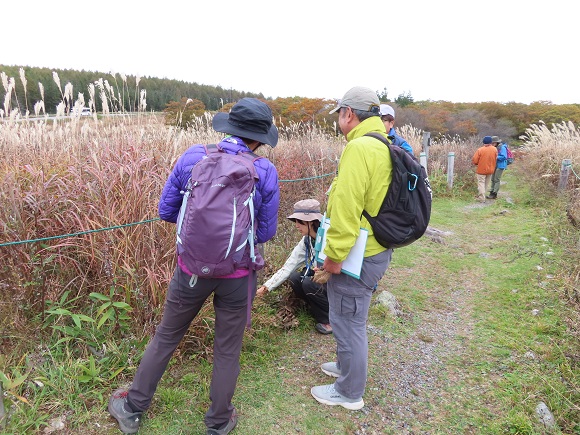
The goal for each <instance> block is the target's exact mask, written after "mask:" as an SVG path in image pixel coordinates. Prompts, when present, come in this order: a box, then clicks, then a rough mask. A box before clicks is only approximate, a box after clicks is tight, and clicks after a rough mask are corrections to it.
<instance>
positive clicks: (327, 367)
mask: <svg viewBox="0 0 580 435" xmlns="http://www.w3.org/2000/svg"><path fill="white" fill-rule="evenodd" d="M320 368H321V369H322V371H323V372H324V373H326V374H327V375H328V376H332V377H333V378H338V377H339V376H340V374H341V372H340V369H339V368H338V366H337V364H336V363H335V362H334V361H333V362H327V363H324V364H322V365H321V366H320Z"/></svg>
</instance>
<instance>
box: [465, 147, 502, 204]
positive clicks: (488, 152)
mask: <svg viewBox="0 0 580 435" xmlns="http://www.w3.org/2000/svg"><path fill="white" fill-rule="evenodd" d="M471 161H472V163H473V164H474V165H477V169H476V170H475V173H476V177H477V193H478V195H477V199H478V200H479V201H480V202H485V192H487V190H488V188H489V186H490V184H491V176H492V175H493V173H494V171H495V164H496V161H497V149H496V147H494V146H493V143H492V141H491V136H485V137H484V138H483V146H481V147H479V148H478V149H477V151H475V154H474V155H473V158H472V159H471Z"/></svg>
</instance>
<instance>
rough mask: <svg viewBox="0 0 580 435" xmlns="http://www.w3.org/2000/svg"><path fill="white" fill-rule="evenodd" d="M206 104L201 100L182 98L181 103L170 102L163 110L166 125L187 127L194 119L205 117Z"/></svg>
mask: <svg viewBox="0 0 580 435" xmlns="http://www.w3.org/2000/svg"><path fill="white" fill-rule="evenodd" d="M203 112H205V104H203V102H201V101H200V100H196V99H191V98H185V97H183V98H181V100H180V101H170V102H169V103H167V106H166V107H165V109H164V110H163V114H164V115H165V124H167V125H179V126H183V127H186V126H187V125H188V124H189V123H190V122H191V120H192V119H193V118H194V117H197V116H201V115H203Z"/></svg>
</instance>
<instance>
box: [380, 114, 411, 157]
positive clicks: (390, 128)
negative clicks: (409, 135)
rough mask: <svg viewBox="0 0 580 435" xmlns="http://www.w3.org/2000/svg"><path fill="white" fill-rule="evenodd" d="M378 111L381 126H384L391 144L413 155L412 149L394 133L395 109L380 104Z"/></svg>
mask: <svg viewBox="0 0 580 435" xmlns="http://www.w3.org/2000/svg"><path fill="white" fill-rule="evenodd" d="M379 110H380V113H381V120H382V121H383V124H385V128H386V130H387V133H388V135H389V139H391V143H393V144H395V145H397V146H400V147H401V148H403V149H404V150H405V151H407V152H408V153H410V154H413V148H412V147H411V145H409V144H408V143H407V141H406V140H405V139H403V138H402V137H401V136H399V135H398V134H397V133H396V132H395V109H393V107H392V106H389V105H388V104H381V106H380V109H379Z"/></svg>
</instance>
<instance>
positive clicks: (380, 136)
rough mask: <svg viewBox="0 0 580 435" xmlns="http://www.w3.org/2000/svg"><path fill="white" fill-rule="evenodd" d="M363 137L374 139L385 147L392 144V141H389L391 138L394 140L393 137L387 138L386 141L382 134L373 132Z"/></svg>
mask: <svg viewBox="0 0 580 435" xmlns="http://www.w3.org/2000/svg"><path fill="white" fill-rule="evenodd" d="M365 136H370V137H374V138H375V139H378V140H380V141H381V142H382V143H384V144H385V145H392V144H393V139H391V137H392V138H394V136H389V137H388V139H387V138H386V137H384V136H383V135H382V134H379V133H375V132H374V131H371V132H369V133H366V134H365Z"/></svg>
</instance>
